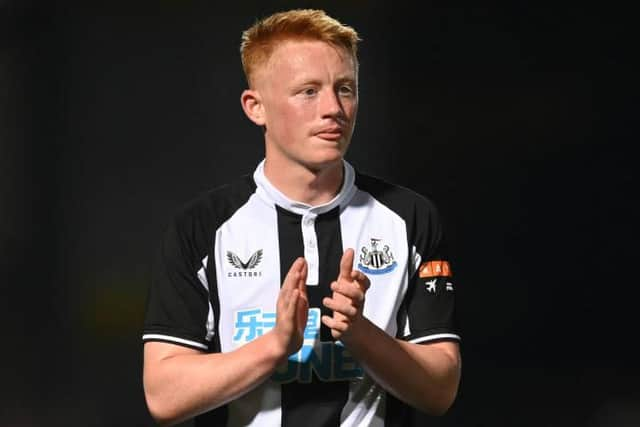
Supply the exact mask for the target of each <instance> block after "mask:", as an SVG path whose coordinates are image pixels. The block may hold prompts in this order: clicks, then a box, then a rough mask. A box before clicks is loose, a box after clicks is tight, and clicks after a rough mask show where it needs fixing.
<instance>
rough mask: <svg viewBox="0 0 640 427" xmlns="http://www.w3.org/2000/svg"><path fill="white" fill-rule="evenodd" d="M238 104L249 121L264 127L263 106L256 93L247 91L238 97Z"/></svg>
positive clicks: (258, 94)
mask: <svg viewBox="0 0 640 427" xmlns="http://www.w3.org/2000/svg"><path fill="white" fill-rule="evenodd" d="M240 104H242V109H243V110H244V113H245V114H246V115H247V117H248V118H249V120H251V121H252V122H253V123H255V124H257V125H258V126H264V125H265V123H266V119H265V117H264V105H263V104H262V98H261V97H260V93H258V91H255V90H252V89H247V90H245V91H244V92H242V95H240Z"/></svg>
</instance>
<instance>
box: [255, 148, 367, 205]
mask: <svg viewBox="0 0 640 427" xmlns="http://www.w3.org/2000/svg"><path fill="white" fill-rule="evenodd" d="M264 163H265V160H264V159H263V160H262V161H261V162H260V163H259V164H258V167H257V168H256V170H255V171H254V173H253V180H254V181H255V183H256V194H257V195H258V196H259V197H260V198H261V199H262V200H263V201H265V202H266V203H267V204H269V205H273V204H276V205H278V206H280V207H281V208H283V209H285V210H287V211H289V212H293V213H295V214H298V215H302V216H307V215H309V214H311V215H314V216H315V215H320V214H323V213H326V212H329V211H330V210H332V209H334V208H335V207H336V206H346V205H347V204H348V203H349V202H350V201H351V198H352V197H353V196H354V194H355V193H356V186H355V171H354V169H353V166H351V165H350V164H349V162H347V161H346V160H344V159H343V160H342V165H343V170H344V179H343V183H342V187H341V188H340V191H339V192H338V194H336V196H335V197H334V198H333V199H331V200H330V201H328V202H327V203H324V204H322V205H316V206H311V205H309V204H307V203H303V202H298V201H296V200H292V199H290V198H288V197H287V196H285V195H284V194H283V193H282V192H281V191H280V190H278V189H277V188H276V187H275V186H274V185H273V184H271V182H270V181H269V180H268V179H267V177H266V176H265V174H264Z"/></svg>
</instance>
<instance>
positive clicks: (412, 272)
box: [143, 161, 459, 427]
mask: <svg viewBox="0 0 640 427" xmlns="http://www.w3.org/2000/svg"><path fill="white" fill-rule="evenodd" d="M343 164H344V179H343V183H342V186H341V190H340V192H339V193H338V194H337V195H336V196H335V198H334V199H333V200H331V201H329V202H328V203H325V204H322V205H318V206H310V205H307V204H304V203H301V202H297V201H294V200H290V199H289V198H287V197H286V196H285V195H284V194H282V193H281V192H280V191H279V190H278V189H276V188H275V187H274V186H273V185H272V184H271V183H270V182H269V181H268V180H267V178H266V177H265V175H264V161H263V162H262V163H260V164H259V165H258V167H257V169H256V170H255V172H254V173H253V175H247V176H244V177H242V178H241V179H239V180H237V181H236V182H235V183H233V184H230V185H226V186H223V187H220V188H217V189H214V190H212V191H210V192H208V193H206V194H204V195H203V196H201V197H199V198H198V199H197V200H195V201H193V202H191V203H190V204H189V205H187V206H186V208H184V209H183V210H181V211H180V212H179V214H178V215H176V216H175V218H174V220H173V222H172V223H171V224H170V225H169V226H168V228H167V230H166V233H165V236H164V239H163V243H162V246H161V248H160V251H159V256H158V258H157V263H156V266H155V268H154V278H153V282H152V285H151V288H150V291H149V298H148V304H147V313H146V319H145V324H144V332H143V341H145V342H147V341H163V342H169V343H172V344H178V345H183V346H188V347H191V348H194V349H198V350H201V351H203V352H230V351H233V350H234V349H237V348H239V347H240V346H242V345H244V344H246V343H248V342H250V341H252V340H254V339H256V338H257V337H259V336H261V335H262V334H265V333H267V332H268V331H269V330H270V329H272V328H273V327H274V326H275V319H276V301H277V298H278V293H279V291H280V286H281V284H282V282H283V280H284V277H285V275H286V274H287V272H288V271H289V268H290V266H291V264H292V263H293V261H294V260H295V259H296V258H298V257H300V256H304V258H305V259H306V261H307V265H308V275H307V293H308V299H309V315H308V319H307V324H306V327H305V330H304V342H303V345H302V347H301V348H300V350H299V351H298V352H297V353H295V354H292V355H291V356H290V357H289V358H288V360H287V363H285V364H283V365H282V366H281V367H279V369H278V370H276V371H275V372H274V373H273V374H272V375H271V377H270V378H269V379H268V380H266V381H265V382H264V383H262V384H261V385H259V386H257V387H256V388H254V389H253V390H251V391H249V392H248V393H246V394H245V395H243V396H241V397H239V398H237V399H236V400H234V401H232V402H230V403H228V404H227V405H224V406H222V407H220V408H217V409H215V410H212V411H210V412H209V413H206V414H203V415H200V416H198V417H196V420H195V421H196V425H211V426H214V425H215V426H218V425H227V426H249V425H250V426H279V425H283V426H298V425H304V426H306V427H313V426H338V425H341V426H390V425H402V416H403V414H406V413H407V412H406V410H407V408H406V407H404V405H403V404H401V403H400V402H398V401H397V400H396V399H395V398H393V397H392V396H391V395H387V393H386V392H385V390H384V389H383V388H382V387H380V386H379V385H377V384H376V383H375V382H374V381H373V380H372V379H371V377H370V376H368V375H367V373H366V372H365V371H364V370H363V369H362V367H361V366H360V365H359V364H358V361H357V360H355V359H354V358H353V357H352V356H351V354H350V353H349V349H348V348H347V347H345V346H344V345H343V344H342V343H341V342H340V341H335V340H334V339H333V338H332V336H331V331H330V330H329V329H328V328H327V327H325V326H324V325H323V324H322V323H321V321H320V318H321V316H322V315H325V314H326V315H329V316H331V315H332V312H331V311H330V310H328V309H326V308H325V307H324V306H323V305H322V299H323V298H324V297H326V296H331V294H332V291H331V289H330V284H331V282H332V281H334V280H336V278H337V277H338V273H339V265H340V259H341V257H342V254H343V252H344V251H345V250H346V249H347V248H353V249H354V250H355V257H354V265H353V268H354V269H359V270H360V271H362V272H363V273H365V274H366V275H367V277H368V278H369V280H370V282H371V286H370V287H369V289H368V291H367V293H366V297H365V303H364V307H363V314H364V316H365V317H366V318H367V319H369V320H370V321H371V322H372V323H374V324H375V325H377V326H378V327H379V328H380V329H382V330H384V331H385V332H386V333H387V334H389V335H390V336H392V337H397V338H399V339H402V340H406V341H409V342H413V343H423V342H430V341H435V340H459V335H458V333H457V331H456V328H455V318H454V317H455V316H454V285H453V281H452V272H451V267H450V264H449V259H448V258H447V254H446V252H445V245H444V239H443V233H442V226H441V223H440V221H439V220H438V215H437V212H436V209H435V208H434V206H433V204H432V203H431V202H430V201H429V200H428V199H427V198H425V197H422V196H420V195H418V194H416V193H414V192H412V191H411V190H408V189H406V188H403V187H400V186H396V185H392V184H389V183H387V182H385V181H383V180H380V179H377V178H374V177H370V176H366V175H363V174H360V173H357V172H355V171H354V169H353V168H352V166H351V165H350V164H349V163H348V162H346V161H344V162H343ZM372 351H384V350H383V349H372Z"/></svg>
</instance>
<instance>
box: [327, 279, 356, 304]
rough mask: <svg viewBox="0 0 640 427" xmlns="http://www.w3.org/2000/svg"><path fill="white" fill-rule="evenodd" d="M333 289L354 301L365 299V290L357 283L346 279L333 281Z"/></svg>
mask: <svg viewBox="0 0 640 427" xmlns="http://www.w3.org/2000/svg"><path fill="white" fill-rule="evenodd" d="M331 290H332V291H333V292H336V293H337V294H340V295H342V296H344V297H346V298H348V299H350V300H352V301H358V302H362V301H364V291H363V290H362V289H361V288H360V286H359V285H357V284H355V283H349V282H344V281H340V282H333V283H331Z"/></svg>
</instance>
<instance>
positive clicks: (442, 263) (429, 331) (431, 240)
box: [402, 198, 460, 343]
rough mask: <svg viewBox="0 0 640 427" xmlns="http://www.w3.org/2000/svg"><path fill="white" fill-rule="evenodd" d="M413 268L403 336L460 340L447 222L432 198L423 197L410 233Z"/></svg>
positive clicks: (412, 340) (410, 338)
mask: <svg viewBox="0 0 640 427" xmlns="http://www.w3.org/2000/svg"><path fill="white" fill-rule="evenodd" d="M410 240H411V242H410V250H411V253H412V255H413V257H412V260H411V262H412V265H413V269H412V270H411V271H410V276H409V286H408V289H407V294H406V297H405V298H406V300H405V302H404V303H405V304H404V305H405V309H406V319H407V320H406V323H405V325H404V328H403V329H402V330H403V334H402V338H403V339H405V340H407V341H410V342H416V343H417V342H427V341H435V340H455V341H459V340H460V336H459V334H458V332H457V327H456V319H455V283H454V280H453V268H452V263H451V260H450V259H449V255H448V251H447V247H446V242H445V237H444V232H443V225H442V222H441V220H440V216H439V214H438V211H437V210H436V208H435V206H434V205H433V203H431V202H430V201H429V200H428V199H424V198H419V199H418V200H417V202H416V206H415V209H414V218H413V224H412V230H411V236H410Z"/></svg>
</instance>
